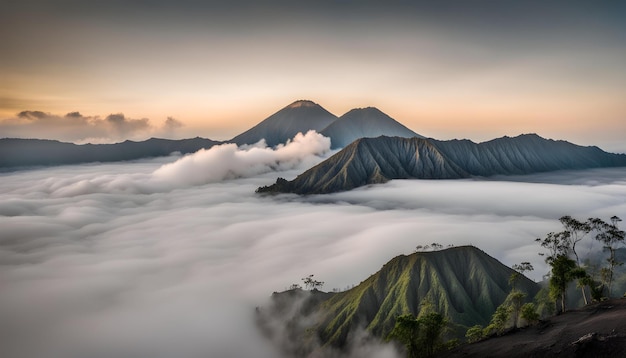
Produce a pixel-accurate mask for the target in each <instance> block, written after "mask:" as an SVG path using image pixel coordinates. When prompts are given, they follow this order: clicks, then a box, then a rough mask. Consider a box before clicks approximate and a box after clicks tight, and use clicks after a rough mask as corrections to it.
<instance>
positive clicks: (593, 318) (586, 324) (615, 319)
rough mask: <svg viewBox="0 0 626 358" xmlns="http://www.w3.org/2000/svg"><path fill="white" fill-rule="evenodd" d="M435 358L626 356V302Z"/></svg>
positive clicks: (606, 304) (574, 314)
mask: <svg viewBox="0 0 626 358" xmlns="http://www.w3.org/2000/svg"><path fill="white" fill-rule="evenodd" d="M438 357H441V358H444V357H446V358H448V357H449V358H451V357H507V358H515V357H524V358H526V357H594V358H597V357H611V358H617V357H626V299H614V300H609V301H605V302H601V303H595V304H591V305H588V306H585V307H583V308H581V309H578V310H572V311H568V312H566V313H564V314H561V315H558V316H554V317H551V318H549V319H547V320H545V321H542V322H540V323H538V324H536V325H534V326H531V327H526V328H522V329H518V330H515V331H511V332H509V333H507V334H505V335H503V336H500V337H492V338H488V339H485V340H482V341H480V342H476V343H473V344H466V345H462V346H459V347H457V348H455V349H453V350H450V351H447V352H443V353H442V354H441V355H439V356H438Z"/></svg>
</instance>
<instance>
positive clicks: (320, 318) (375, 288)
mask: <svg viewBox="0 0 626 358" xmlns="http://www.w3.org/2000/svg"><path fill="white" fill-rule="evenodd" d="M513 272H514V271H513V270H512V269H510V268H508V267H506V266H505V265H503V264H502V263H500V262H499V261H497V260H496V259H494V258H493V257H491V256H489V255H487V254H486V253H485V252H483V251H481V250H479V249H477V248H475V247H472V246H463V247H454V248H449V249H445V250H441V251H433V252H417V253H413V254H411V255H401V256H398V257H396V258H394V259H392V260H391V261H389V262H388V263H386V264H385V265H384V266H383V267H382V268H381V269H380V271H378V272H376V273H375V274H373V275H372V276H370V277H369V278H368V279H366V280H365V281H363V282H361V283H360V284H359V285H358V286H356V287H354V288H352V289H350V290H348V291H345V292H338V293H324V292H319V291H313V292H312V294H310V295H308V296H306V295H304V294H303V292H302V291H300V290H291V291H286V292H283V293H275V294H274V295H273V296H272V304H271V305H270V306H269V307H267V308H266V309H265V310H260V311H259V324H260V325H261V327H262V328H263V329H264V330H265V332H266V333H267V334H268V335H270V336H272V335H273V334H278V332H280V331H281V329H284V328H287V327H276V325H275V322H270V321H269V320H276V319H279V321H280V322H283V324H288V325H289V329H292V330H293V331H291V332H290V335H291V338H292V339H294V342H292V343H294V344H293V345H289V344H287V345H285V346H286V347H291V348H293V347H297V348H298V350H293V351H289V352H287V353H289V354H291V355H293V356H299V355H302V356H306V354H308V353H309V352H308V351H307V350H308V349H313V348H312V347H311V346H312V345H313V344H314V343H317V342H319V344H320V345H321V346H331V347H337V348H342V347H344V346H345V345H346V342H347V340H348V337H349V335H350V334H351V333H355V330H356V329H358V328H364V329H366V330H367V331H368V332H369V333H371V334H372V335H374V336H376V337H379V338H384V337H386V336H387V335H388V334H389V332H391V330H392V329H393V326H394V324H395V320H396V317H397V316H399V315H403V314H408V313H410V314H413V315H419V313H420V311H421V310H422V309H424V305H423V304H424V303H426V302H428V304H429V305H430V309H433V310H434V311H435V312H439V313H441V314H442V315H444V316H446V317H447V318H448V319H449V320H450V321H451V322H452V323H453V324H454V325H456V326H457V327H458V332H457V334H460V335H463V334H464V333H465V330H466V329H467V327H470V326H473V325H476V324H480V325H487V324H488V323H489V320H490V318H491V315H492V314H493V312H494V311H495V309H496V308H497V307H498V306H499V305H500V304H502V302H504V300H505V298H506V296H507V295H508V294H509V292H510V291H511V286H510V285H509V278H510V277H511V274H512V273H513ZM516 286H517V288H518V289H520V290H522V291H523V292H526V293H527V297H528V298H529V299H532V298H533V297H534V295H535V294H536V293H537V292H538V291H539V289H540V287H539V285H538V284H536V283H534V282H532V281H531V280H529V279H527V278H526V277H522V278H521V279H520V281H519V282H518V284H517V285H516ZM293 305H297V306H295V307H294V306H293ZM296 307H299V309H297V308H296ZM307 332H314V335H313V337H311V335H310V333H307ZM307 334H309V335H307ZM307 345H309V347H308V348H307ZM302 353H304V354H302Z"/></svg>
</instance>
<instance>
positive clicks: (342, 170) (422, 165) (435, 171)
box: [257, 134, 626, 194]
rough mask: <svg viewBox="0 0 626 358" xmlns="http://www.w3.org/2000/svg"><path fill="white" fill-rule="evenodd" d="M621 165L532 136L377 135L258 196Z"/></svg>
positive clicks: (623, 161) (622, 162)
mask: <svg viewBox="0 0 626 358" xmlns="http://www.w3.org/2000/svg"><path fill="white" fill-rule="evenodd" d="M619 166H626V155H624V154H612V153H607V152H604V151H602V150H601V149H600V148H598V147H582V146H578V145H575V144H572V143H569V142H565V141H555V140H550V139H544V138H542V137H540V136H538V135H536V134H525V135H520V136H518V137H514V138H510V137H502V138H498V139H494V140H491V141H488V142H484V143H474V142H472V141H469V140H450V141H438V140H435V139H423V138H417V137H414V138H399V137H385V136H381V137H378V138H361V139H358V140H356V141H354V142H353V143H351V144H350V145H348V146H347V147H345V148H344V149H343V150H341V151H340V152H338V153H336V154H335V155H333V156H332V157H330V158H328V159H327V160H325V161H323V162H322V163H320V164H318V165H317V166H315V167H313V168H311V169H309V170H307V171H305V172H304V173H303V174H301V175H299V176H298V177H297V178H295V179H294V180H292V181H287V180H285V179H282V178H278V180H277V181H276V183H275V184H273V185H271V186H265V187H260V188H258V189H257V192H259V193H297V194H324V193H332V192H338V191H345V190H350V189H354V188H357V187H360V186H363V185H368V184H377V183H385V182H387V181H389V180H391V179H460V178H468V177H471V176H484V177H487V176H492V175H516V174H517V175H519V174H532V173H538V172H547V171H554V170H565V169H586V168H599V167H619Z"/></svg>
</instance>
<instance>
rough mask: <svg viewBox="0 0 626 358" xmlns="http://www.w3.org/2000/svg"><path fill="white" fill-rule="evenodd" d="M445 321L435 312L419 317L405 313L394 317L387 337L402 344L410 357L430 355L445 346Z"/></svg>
mask: <svg viewBox="0 0 626 358" xmlns="http://www.w3.org/2000/svg"><path fill="white" fill-rule="evenodd" d="M447 323H448V321H447V320H446V318H445V317H444V316H442V315H441V314H439V313H437V312H428V313H425V314H423V315H421V316H420V317H415V316H413V315H411V314H405V315H402V316H398V317H397V318H396V324H395V326H394V327H393V330H392V331H391V333H389V335H388V336H387V339H388V340H395V341H398V342H400V343H401V344H403V345H404V346H405V348H406V351H407V356H408V357H410V358H417V357H431V356H433V355H434V354H435V353H436V352H437V351H439V350H441V349H443V348H444V347H445V345H444V342H443V333H444V331H445V328H446V325H447Z"/></svg>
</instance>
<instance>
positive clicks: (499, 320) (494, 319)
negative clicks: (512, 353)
mask: <svg viewBox="0 0 626 358" xmlns="http://www.w3.org/2000/svg"><path fill="white" fill-rule="evenodd" d="M510 317H511V307H510V306H509V305H507V304H504V303H503V304H501V305H500V306H498V308H496V311H495V312H494V313H493V316H491V321H490V322H489V325H487V327H485V329H484V331H483V334H484V335H485V336H489V335H492V334H493V333H496V334H501V333H503V332H504V330H505V329H506V325H507V323H508V322H509V318H510Z"/></svg>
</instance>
